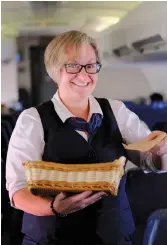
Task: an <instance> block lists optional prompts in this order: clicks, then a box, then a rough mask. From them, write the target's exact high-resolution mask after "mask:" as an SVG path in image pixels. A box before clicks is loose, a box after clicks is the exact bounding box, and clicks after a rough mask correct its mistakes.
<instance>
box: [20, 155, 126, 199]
mask: <svg viewBox="0 0 167 245" xmlns="http://www.w3.org/2000/svg"><path fill="white" fill-rule="evenodd" d="M125 161H126V159H125V157H121V158H119V159H117V160H115V161H113V162H108V163H96V164H61V163H53V162H44V161H26V162H24V163H23V166H24V168H25V172H26V179H27V185H28V189H29V190H30V191H31V192H32V193H33V194H35V195H45V196H46V195H49V196H50V195H51V196H55V195H56V194H57V193H58V192H60V191H66V192H70V193H72V192H81V191H86V190H92V191H107V192H110V193H111V194H113V195H117V193H118V187H119V183H120V180H121V178H122V176H123V173H124V164H125Z"/></svg>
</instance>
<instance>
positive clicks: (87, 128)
mask: <svg viewBox="0 0 167 245" xmlns="http://www.w3.org/2000/svg"><path fill="white" fill-rule="evenodd" d="M66 123H69V125H71V126H72V128H74V129H75V130H79V131H84V132H88V140H89V139H90V138H92V137H93V135H94V134H95V133H96V130H97V128H98V127H100V125H101V123H102V115H101V114H100V113H93V114H92V116H91V119H90V121H89V122H87V121H86V120H84V119H83V118H80V117H70V118H68V119H67V120H66Z"/></svg>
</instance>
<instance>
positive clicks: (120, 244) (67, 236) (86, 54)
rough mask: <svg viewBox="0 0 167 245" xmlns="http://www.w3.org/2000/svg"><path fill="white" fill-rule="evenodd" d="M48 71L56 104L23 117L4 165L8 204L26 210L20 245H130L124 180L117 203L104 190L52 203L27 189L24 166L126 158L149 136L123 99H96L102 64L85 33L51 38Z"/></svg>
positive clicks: (146, 161)
mask: <svg viewBox="0 0 167 245" xmlns="http://www.w3.org/2000/svg"><path fill="white" fill-rule="evenodd" d="M45 66H46V70H47V72H48V74H49V76H50V77H51V78H52V79H53V80H54V81H55V82H56V83H57V84H58V91H57V92H56V93H55V95H54V96H53V98H52V99H51V100H49V101H46V102H44V103H42V104H40V105H39V106H36V107H32V108H29V109H27V110H25V111H23V112H22V113H21V115H20V116H19V118H18V121H17V124H16V127H15V129H14V131H13V134H12V136H11V140H10V143H9V148H8V156H7V164H6V179H7V189H8V190H9V196H10V200H11V204H12V205H13V206H14V207H16V208H18V209H20V210H23V211H24V219H23V228H22V231H23V233H24V234H25V237H24V240H23V245H37V244H38V245H46V244H47V245H52V244H56V245H60V244H61V245H67V244H68V245H79V244H80V245H81V244H82V245H88V244H91V245H92V244H94V245H99V244H100V245H127V244H128V245H131V241H130V240H129V239H130V235H131V234H132V233H133V232H134V222H133V217H132V213H131V209H130V205H129V202H128V198H127V196H126V192H125V184H126V176H124V177H123V178H122V180H121V181H120V185H119V192H118V196H117V197H115V196H113V195H108V196H106V194H105V192H104V191H103V190H102V191H100V192H96V193H94V192H93V193H92V192H91V191H89V190H87V191H84V192H82V193H79V194H75V195H70V196H69V195H68V194H67V193H65V192H63V190H62V191H61V193H60V194H57V195H56V196H55V197H54V198H53V197H48V196H47V197H44V196H35V195H33V194H32V193H31V192H29V191H28V188H27V182H26V175H25V171H24V167H23V162H25V161H44V162H53V163H60V164H62V163H63V164H81V165H82V164H92V163H93V164H99V163H104V164H105V163H107V162H113V161H114V160H116V159H119V158H120V157H123V159H126V158H128V157H129V154H128V152H127V151H126V150H125V149H124V147H123V144H122V143H126V144H131V143H134V142H137V141H139V140H141V139H143V138H145V137H147V136H148V135H149V133H150V131H149V129H148V128H147V127H146V126H145V125H144V124H143V123H142V122H141V121H140V120H139V118H138V117H137V115H135V114H134V113H133V112H131V111H130V110H128V109H127V108H126V106H125V105H124V104H123V103H122V102H121V101H117V100H108V99H102V98H94V97H93V96H92V92H93V91H94V89H95V87H96V83H97V79H98V73H99V72H100V68H101V61H100V57H99V51H98V48H97V45H96V42H95V40H94V39H92V38H91V37H89V36H88V35H87V34H86V33H83V32H80V31H69V32H65V33H62V34H60V35H58V36H57V37H56V38H55V39H53V40H52V41H51V42H50V43H49V45H48V46H47V48H46V51H45ZM165 142H166V141H164V142H163V147H162V149H161V156H162V157H163V155H165V153H166V150H165V149H166V148H165V145H166V143H165ZM158 150H160V149H158ZM156 157H158V158H160V156H156ZM134 159H135V160H134V161H133V162H134V164H136V165H138V166H139V167H142V169H144V170H149V171H154V172H156V171H157V172H161V170H158V169H157V168H156V167H157V166H156V161H155V162H154V158H153V157H152V153H151V152H144V153H138V154H136V156H135V158H134ZM152 159H153V160H152ZM124 162H125V161H124ZM158 162H159V161H158ZM164 163H165V164H164V166H166V163H167V161H166V160H164ZM122 164H124V163H122ZM158 167H159V165H158ZM122 168H123V166H122ZM104 174H105V173H104ZM79 180H80V179H79ZM153 202H154V200H150V203H151V204H150V205H152V203H153ZM120 217H121V218H120ZM51 241H52V243H51ZM127 242H128V243H127Z"/></svg>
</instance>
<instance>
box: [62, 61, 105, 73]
mask: <svg viewBox="0 0 167 245" xmlns="http://www.w3.org/2000/svg"><path fill="white" fill-rule="evenodd" d="M94 64H96V72H87V70H86V67H87V66H89V65H94ZM68 65H79V66H80V69H79V71H78V72H68V71H67V66H68ZM64 66H65V69H66V72H67V73H69V74H78V73H80V72H81V71H82V68H83V67H84V68H85V71H86V73H88V74H96V73H99V72H100V69H101V67H102V64H100V63H92V64H86V65H80V64H72V63H69V64H64Z"/></svg>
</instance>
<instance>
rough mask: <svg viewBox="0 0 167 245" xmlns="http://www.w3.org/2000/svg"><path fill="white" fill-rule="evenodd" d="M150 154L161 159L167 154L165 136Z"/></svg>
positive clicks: (166, 138)
mask: <svg viewBox="0 0 167 245" xmlns="http://www.w3.org/2000/svg"><path fill="white" fill-rule="evenodd" d="M151 152H152V153H154V154H156V155H158V156H160V157H162V156H163V155H165V154H167V136H166V137H165V138H164V139H163V140H162V141H161V143H160V144H159V145H158V146H155V147H154V148H152V149H151Z"/></svg>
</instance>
